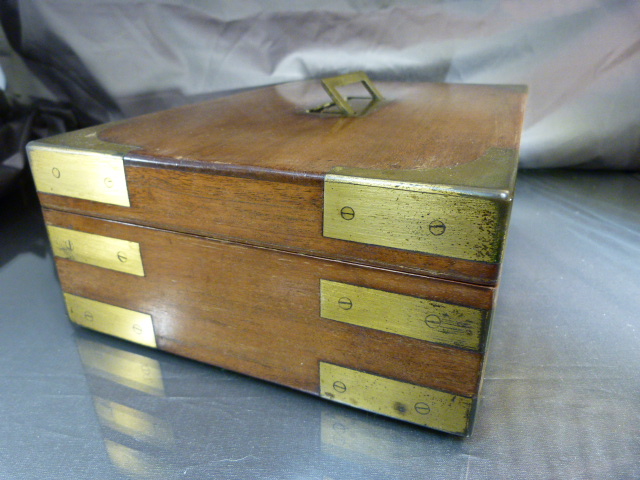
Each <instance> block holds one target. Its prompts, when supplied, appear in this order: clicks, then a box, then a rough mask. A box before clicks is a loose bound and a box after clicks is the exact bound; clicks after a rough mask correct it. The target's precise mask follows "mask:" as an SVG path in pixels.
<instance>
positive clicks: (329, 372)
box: [320, 362, 474, 435]
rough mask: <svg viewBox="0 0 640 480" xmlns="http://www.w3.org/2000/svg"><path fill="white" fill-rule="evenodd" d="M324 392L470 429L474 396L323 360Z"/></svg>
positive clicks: (391, 413)
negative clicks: (441, 389)
mask: <svg viewBox="0 0 640 480" xmlns="http://www.w3.org/2000/svg"><path fill="white" fill-rule="evenodd" d="M320 395H321V396H322V397H324V398H328V399H331V400H334V401H336V402H339V403H344V404H347V405H351V406H354V407H357V408H361V409H363V410H368V411H371V412H376V413H380V414H382V415H386V416H388V417H393V418H397V419H400V420H405V421H407V422H411V423H415V424H418V425H423V426H425V427H430V428H435V429H437V430H442V431H445V432H449V433H455V434H458V435H468V434H469V433H470V432H469V431H470V425H471V415H472V412H473V407H474V400H473V399H472V398H468V397H463V396H460V395H453V394H451V393H445V392H441V391H439V390H434V389H431V388H427V387H422V386H419V385H413V384H411V383H406V382H401V381H398V380H393V379H390V378H386V377H380V376H377V375H372V374H370V373H365V372H360V371H358V370H353V369H350V368H345V367H340V366H338V365H333V364H330V363H325V362H320Z"/></svg>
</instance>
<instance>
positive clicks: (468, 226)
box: [323, 174, 507, 263]
mask: <svg viewBox="0 0 640 480" xmlns="http://www.w3.org/2000/svg"><path fill="white" fill-rule="evenodd" d="M323 215H324V217H323V235H324V236H325V237H329V238H335V239H340V240H348V241H352V242H358V243H364V244H369V245H378V246H383V247H391V248H397V249H401V250H409V251H414V252H420V253H428V254H433V255H440V256H445V257H452V258H458V259H463V260H473V261H478V262H487V263H499V261H500V259H501V255H502V245H503V242H504V236H505V231H506V216H507V210H506V208H505V205H504V203H502V202H500V201H496V200H495V199H493V198H486V197H482V196H475V195H467V194H464V193H461V192H459V191H456V190H454V189H452V188H447V187H442V186H437V185H429V184H418V183H409V182H398V181H388V180H381V179H377V178H363V177H353V176H348V175H337V174H328V175H326V177H325V182H324V214H323Z"/></svg>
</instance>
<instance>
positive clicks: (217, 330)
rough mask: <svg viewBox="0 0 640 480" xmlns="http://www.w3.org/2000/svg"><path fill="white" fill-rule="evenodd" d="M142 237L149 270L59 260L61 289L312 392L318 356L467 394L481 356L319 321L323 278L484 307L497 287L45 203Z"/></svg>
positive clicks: (196, 352)
mask: <svg viewBox="0 0 640 480" xmlns="http://www.w3.org/2000/svg"><path fill="white" fill-rule="evenodd" d="M44 214H45V220H46V222H47V224H49V225H57V226H60V227H64V228H71V229H74V230H79V231H84V232H88V233H94V234H98V235H105V236H111V237H116V238H122V239H126V240H130V241H135V242H139V243H140V245H141V253H142V259H143V263H144V269H145V276H144V277H137V276H133V275H128V274H125V273H120V272H116V271H111V270H107V269H103V268H99V267H94V266H91V265H86V264H82V263H78V262H74V261H70V260H65V259H60V258H57V259H56V262H57V267H58V272H59V277H60V281H61V283H62V288H63V290H64V291H65V292H68V293H72V294H75V295H80V296H83V297H87V298H91V299H94V300H98V301H102V302H105V303H109V304H113V305H117V306H120V307H124V308H128V309H132V310H136V311H140V312H144V313H148V314H150V315H151V316H152V317H153V324H154V328H155V331H156V340H157V343H158V346H159V348H160V349H162V350H166V351H169V352H173V353H176V354H179V355H183V356H186V357H189V358H193V359H196V360H200V361H203V362H206V363H210V364H214V365H218V366H221V367H224V368H228V369H231V370H235V371H238V372H241V373H245V374H248V375H251V376H255V377H258V378H262V379H264V380H268V381H271V382H275V383H279V384H283V385H287V386H290V387H292V388H295V389H299V390H303V391H307V392H310V393H315V394H317V393H318V388H319V378H318V362H319V361H327V362H331V363H335V364H339V365H343V366H346V367H351V368H356V369H361V370H365V371H372V372H376V373H378V374H380V375H385V376H389V377H392V378H397V379H400V380H405V381H408V382H412V383H416V384H420V385H425V386H429V387H432V388H436V389H439V390H444V391H448V392H451V393H455V394H460V395H466V396H475V395H476V394H477V392H478V388H479V384H480V375H481V370H482V364H483V359H484V356H483V354H481V353H475V352H471V351H466V350H461V349H456V348H451V347H445V346H439V345H435V344H432V343H429V342H424V341H420V340H415V339H412V338H407V337H403V336H399V335H394V334H390V333H385V332H379V331H376V330H371V329H367V328H363V327H358V326H354V325H348V324H344V323H340V322H335V321H331V320H326V319H323V318H321V317H320V316H319V314H320V313H319V312H320V305H319V301H320V293H319V286H320V279H327V280H333V281H338V282H343V283H350V284H356V285H360V286H364V287H369V288H376V289H381V290H386V291H391V292H396V293H401V294H406V295H413V296H418V297H423V298H429V299H433V300H438V301H444V302H449V303H455V304H460V305H464V306H470V307H476V308H486V309H490V308H492V306H493V301H494V295H495V289H494V288H489V287H482V286H474V285H468V284H463V283H457V282H451V281H445V280H439V279H433V278H428V277H421V276H416V275H409V274H402V273H398V272H392V271H387V270H382V269H376V268H370V267H363V266H356V265H352V264H347V263H343V262H337V261H329V260H323V259H318V258H313V257H307V256H302V255H293V254H289V253H285V252H279V251H274V250H271V249H263V248H256V247H249V246H244V245H239V244H232V243H227V242H223V241H215V240H211V239H207V238H202V237H197V236H192V235H184V234H177V233H173V232H166V231H162V230H157V229H152V228H143V227H139V226H133V225H126V224H121V223H117V222H111V221H105V220H100V219H95V218H91V217H87V216H82V215H75V214H69V213H63V212H59V211H54V210H48V209H44Z"/></svg>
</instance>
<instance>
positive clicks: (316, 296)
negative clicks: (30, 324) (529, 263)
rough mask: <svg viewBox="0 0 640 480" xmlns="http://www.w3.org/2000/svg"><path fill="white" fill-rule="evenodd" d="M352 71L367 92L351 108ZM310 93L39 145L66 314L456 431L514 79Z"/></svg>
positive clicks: (517, 108)
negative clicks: (509, 82)
mask: <svg viewBox="0 0 640 480" xmlns="http://www.w3.org/2000/svg"><path fill="white" fill-rule="evenodd" d="M354 81H355V82H356V83H355V85H358V82H360V81H362V85H364V87H366V90H368V91H369V92H370V93H371V94H372V97H371V98H364V99H362V98H359V97H354V98H351V99H348V100H347V103H346V104H345V103H344V102H345V99H344V98H343V97H342V96H340V93H339V92H336V91H335V88H336V85H337V86H341V84H345V83H353V82H354ZM325 88H326V89H327V91H328V92H329V93H330V95H332V97H333V98H334V103H333V104H323V102H326V93H325V92H324V91H323V88H322V86H321V84H320V82H317V81H310V82H299V83H291V84H285V85H279V86H274V87H268V88H262V89H259V90H255V91H251V92H247V93H242V94H237V95H234V96H230V97H226V98H221V99H217V100H213V101H209V102H204V103H201V104H197V105H189V106H185V107H181V108H177V109H173V110H169V111H165V112H159V113H154V114H150V115H146V116H142V117H138V118H134V119H130V120H125V121H122V122H117V123H113V124H107V125H102V126H99V127H93V128H89V129H85V130H80V131H77V132H72V133H68V134H64V135H60V136H57V137H52V138H49V139H46V140H42V141H37V142H32V143H31V144H30V145H29V147H28V152H29V158H30V162H31V168H32V172H33V175H34V178H35V183H36V187H37V190H38V192H39V196H40V201H41V203H42V207H43V211H44V218H45V221H46V224H47V229H48V232H49V236H50V240H51V244H52V249H53V253H54V255H55V259H56V265H57V268H58V272H59V277H60V282H61V285H62V290H63V292H64V297H65V301H66V304H67V307H68V312H69V316H70V318H71V320H72V321H73V322H75V323H77V324H79V325H82V326H84V327H87V328H90V329H94V330H97V331H100V332H103V333H106V334H110V335H115V336H118V337H121V338H124V339H127V340H130V341H133V342H137V343H140V344H143V345H147V346H149V347H154V348H159V349H161V350H165V351H168V352H172V353H175V354H178V355H183V356H186V357H189V358H193V359H196V360H200V361H202V362H207V363H210V364H213V365H217V366H221V367H224V368H227V369H231V370H235V371H237V372H241V373H244V374H247V375H251V376H255V377H258V378H261V379H264V380H268V381H271V382H274V383H278V384H281V385H286V386H289V387H292V388H295V389H298V390H301V391H304V392H308V393H312V394H315V395H320V396H322V397H324V398H327V399H330V400H334V401H337V402H341V403H345V404H349V405H353V406H356V407H358V408H362V409H365V410H369V411H373V412H378V413H381V414H383V415H388V416H390V417H394V418H397V419H402V420H406V421H409V422H413V423H416V424H420V425H424V426H427V427H431V428H435V429H438V430H443V431H447V432H451V433H455V434H459V435H468V434H469V433H470V430H471V425H472V420H473V416H474V412H475V409H476V404H477V401H478V395H479V390H480V385H481V377H482V370H483V366H484V362H485V358H486V345H487V338H488V334H489V327H490V323H491V316H492V312H493V309H494V305H495V298H496V289H497V285H498V278H499V273H500V265H501V261H502V256H503V251H504V245H505V238H506V233H507V225H508V219H509V212H510V208H511V202H512V198H513V190H514V182H515V173H516V167H517V159H518V146H519V139H520V132H521V127H522V119H523V110H524V101H525V96H526V94H525V92H524V89H523V88H519V87H505V86H477V85H476V86H471V85H447V84H426V83H381V84H380V85H379V86H378V88H379V90H377V89H376V88H375V87H374V86H372V85H371V83H370V82H369V81H368V79H366V77H353V76H350V77H347V78H346V80H345V79H344V78H343V79H337V80H336V79H329V80H328V81H327V82H326V84H325ZM341 88H343V91H344V89H347V90H348V89H349V88H353V85H351V86H341ZM380 92H381V93H380ZM334 104H335V105H337V106H334ZM319 105H320V106H319ZM339 108H343V111H342V115H340V114H338V113H336V112H337V111H338V109H339Z"/></svg>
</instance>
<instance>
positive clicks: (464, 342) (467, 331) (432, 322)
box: [320, 280, 489, 351]
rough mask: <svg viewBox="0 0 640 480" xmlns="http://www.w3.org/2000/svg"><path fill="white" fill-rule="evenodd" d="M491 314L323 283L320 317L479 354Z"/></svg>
mask: <svg viewBox="0 0 640 480" xmlns="http://www.w3.org/2000/svg"><path fill="white" fill-rule="evenodd" d="M488 315H489V312H487V311H486V310H479V309H475V308H469V307H462V306H458V305H451V304H447V303H442V302H435V301H432V300H426V299H423V298H417V297H411V296H408V295H400V294H398V293H392V292H385V291H382V290H375V289H373V288H365V287H359V286H356V285H349V284H345V283H339V282H332V281H328V280H320V316H321V317H322V318H327V319H330V320H336V321H338V322H344V323H349V324H351V325H358V326H361V327H366V328H372V329H375V330H381V331H383V332H389V333H394V334H397V335H403V336H406V337H411V338H416V339H418V340H426V341H428V342H434V343H439V344H443V345H451V346H455V347H460V348H467V349H470V350H475V351H479V350H481V349H482V347H483V337H484V331H485V330H486V328H485V327H486V321H487V317H488Z"/></svg>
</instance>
